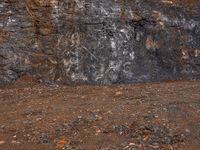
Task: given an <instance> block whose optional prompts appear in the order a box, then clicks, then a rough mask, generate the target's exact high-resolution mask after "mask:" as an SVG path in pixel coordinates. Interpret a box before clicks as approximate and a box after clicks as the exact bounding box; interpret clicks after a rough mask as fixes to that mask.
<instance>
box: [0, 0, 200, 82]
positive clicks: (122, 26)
mask: <svg viewBox="0 0 200 150" xmlns="http://www.w3.org/2000/svg"><path fill="white" fill-rule="evenodd" d="M199 12H200V2H199V1H198V0H183V1H180V0H171V1H170V0H154V1H138V0H132V1H126V0H115V1H113V0H110V1H107V0H93V1H91V0H67V1H65V0H44V1H43V0H23V1H18V0H0V85H3V84H6V83H10V82H12V81H14V80H16V79H18V78H20V77H21V76H23V75H24V74H26V75H29V76H31V77H32V78H34V80H37V81H39V82H44V83H47V84H50V85H51V84H53V83H55V82H56V83H65V84H112V83H135V82H150V81H161V80H176V79H199V76H200V68H199V66H200V65H199V64H200V61H199V60H200V45H199V41H200V13H199Z"/></svg>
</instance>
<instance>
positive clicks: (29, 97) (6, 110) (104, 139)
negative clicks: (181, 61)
mask: <svg viewBox="0 0 200 150" xmlns="http://www.w3.org/2000/svg"><path fill="white" fill-rule="evenodd" d="M0 149H1V150H51V149H52V150H55V149H63V150H70V149H74V150H76V149H80V150H123V149H124V150H140V149H146V150H149V149H169V150H176V149H177V150H199V149H200V81H177V82H167V83H154V84H136V85H119V86H116V85H115V86H102V87H98V86H74V87H69V86H57V85H41V84H37V83H34V82H30V81H29V80H20V81H17V82H16V83H15V84H13V85H9V86H6V87H2V88H1V89H0Z"/></svg>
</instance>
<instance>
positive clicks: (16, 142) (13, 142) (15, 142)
mask: <svg viewBox="0 0 200 150" xmlns="http://www.w3.org/2000/svg"><path fill="white" fill-rule="evenodd" d="M11 143H12V144H19V143H20V142H18V141H14V140H12V141H11Z"/></svg>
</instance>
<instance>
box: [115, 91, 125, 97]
mask: <svg viewBox="0 0 200 150" xmlns="http://www.w3.org/2000/svg"><path fill="white" fill-rule="evenodd" d="M122 94H123V93H122V92H121V91H117V92H116V93H115V95H116V96H120V95H122Z"/></svg>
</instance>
